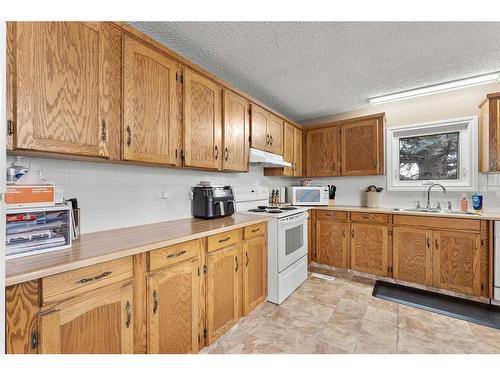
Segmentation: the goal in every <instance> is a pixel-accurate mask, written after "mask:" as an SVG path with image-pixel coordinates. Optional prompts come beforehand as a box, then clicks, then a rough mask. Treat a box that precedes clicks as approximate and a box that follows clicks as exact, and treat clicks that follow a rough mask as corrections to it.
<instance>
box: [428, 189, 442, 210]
mask: <svg viewBox="0 0 500 375" xmlns="http://www.w3.org/2000/svg"><path fill="white" fill-rule="evenodd" d="M433 186H439V187H441V189H443V193H446V188H445V187H444V186H443V185H441V184H431V185H430V186H429V189H427V209H430V208H431V189H432V187H433Z"/></svg>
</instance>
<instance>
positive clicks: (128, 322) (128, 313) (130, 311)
mask: <svg viewBox="0 0 500 375" xmlns="http://www.w3.org/2000/svg"><path fill="white" fill-rule="evenodd" d="M125 310H126V311H127V321H126V322H125V325H126V326H127V328H128V327H130V322H131V321H132V306H130V302H129V301H127V304H126V305H125Z"/></svg>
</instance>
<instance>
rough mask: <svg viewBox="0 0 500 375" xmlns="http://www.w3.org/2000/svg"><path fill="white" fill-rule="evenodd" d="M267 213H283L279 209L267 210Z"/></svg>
mask: <svg viewBox="0 0 500 375" xmlns="http://www.w3.org/2000/svg"><path fill="white" fill-rule="evenodd" d="M267 212H268V213H270V214H280V213H282V212H283V211H281V210H278V209H272V210H267Z"/></svg>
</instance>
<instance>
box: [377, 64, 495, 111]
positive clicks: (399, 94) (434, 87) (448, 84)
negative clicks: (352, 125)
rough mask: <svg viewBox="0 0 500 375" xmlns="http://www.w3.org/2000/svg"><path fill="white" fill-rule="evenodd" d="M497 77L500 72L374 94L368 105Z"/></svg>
mask: <svg viewBox="0 0 500 375" xmlns="http://www.w3.org/2000/svg"><path fill="white" fill-rule="evenodd" d="M499 79H500V72H495V73H488V74H483V75H480V76H475V77H470V78H464V79H459V80H456V81H450V82H444V83H439V84H437V85H431V86H425V87H420V88H418V89H413V90H407V91H401V92H396V93H394V94H388V95H382V96H376V97H374V98H370V99H368V102H369V103H370V105H373V104H382V103H389V102H395V101H398V100H404V99H410V98H416V97H419V96H424V95H431V94H437V93H440V92H444V91H450V90H457V89H461V88H464V87H470V86H476V85H482V84H485V83H490V82H496V81H498V80H499Z"/></svg>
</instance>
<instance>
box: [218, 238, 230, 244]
mask: <svg viewBox="0 0 500 375" xmlns="http://www.w3.org/2000/svg"><path fill="white" fill-rule="evenodd" d="M230 239H231V237H226V238H222V239H220V240H219V242H220V243H222V242H226V241H229V240H230Z"/></svg>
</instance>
